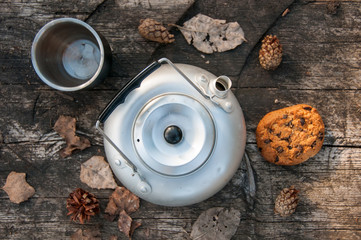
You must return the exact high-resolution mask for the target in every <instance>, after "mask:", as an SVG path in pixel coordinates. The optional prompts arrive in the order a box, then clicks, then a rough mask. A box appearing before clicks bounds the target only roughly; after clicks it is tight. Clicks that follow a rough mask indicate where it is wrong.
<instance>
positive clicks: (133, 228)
mask: <svg viewBox="0 0 361 240" xmlns="http://www.w3.org/2000/svg"><path fill="white" fill-rule="evenodd" d="M141 225H142V224H141V223H140V222H138V221H134V222H132V225H130V233H129V235H130V237H132V236H133V233H134V231H135V229H137V228H139V227H140V226H141Z"/></svg>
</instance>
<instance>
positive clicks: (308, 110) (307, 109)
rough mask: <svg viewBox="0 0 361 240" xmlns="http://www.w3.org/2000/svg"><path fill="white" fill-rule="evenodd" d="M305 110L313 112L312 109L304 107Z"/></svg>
mask: <svg viewBox="0 0 361 240" xmlns="http://www.w3.org/2000/svg"><path fill="white" fill-rule="evenodd" d="M303 109H305V110H308V111H311V110H312V108H311V107H304V108H303Z"/></svg>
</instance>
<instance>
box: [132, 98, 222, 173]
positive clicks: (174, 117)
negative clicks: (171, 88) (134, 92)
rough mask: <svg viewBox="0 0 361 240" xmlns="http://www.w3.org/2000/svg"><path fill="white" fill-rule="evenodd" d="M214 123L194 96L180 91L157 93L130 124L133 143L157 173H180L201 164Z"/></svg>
mask: <svg viewBox="0 0 361 240" xmlns="http://www.w3.org/2000/svg"><path fill="white" fill-rule="evenodd" d="M215 132H216V131H215V125H214V121H213V119H212V116H211V114H210V113H209V111H208V110H207V108H206V107H205V106H204V105H203V104H202V103H201V102H199V101H198V100H197V99H195V98H193V97H191V96H187V95H184V94H179V93H169V94H163V95H160V96H157V97H155V98H153V99H151V100H150V101H148V102H147V103H146V104H145V105H144V107H143V108H142V109H141V110H140V112H139V114H138V115H137V117H136V118H135V120H134V124H133V130H132V133H133V136H132V137H133V146H134V148H135V150H136V153H137V154H138V157H139V159H140V160H141V161H143V163H144V164H145V165H146V166H147V167H149V168H150V169H152V170H153V171H156V172H158V173H160V174H164V175H170V176H179V175H185V174H188V173H191V172H193V171H195V170H197V169H198V168H199V167H200V166H202V165H203V163H205V162H206V161H207V159H208V158H209V156H210V155H211V153H212V149H213V146H214V144H215V136H216V133H215Z"/></svg>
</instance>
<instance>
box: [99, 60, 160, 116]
mask: <svg viewBox="0 0 361 240" xmlns="http://www.w3.org/2000/svg"><path fill="white" fill-rule="evenodd" d="M160 66H161V64H160V63H159V62H157V61H156V62H153V63H152V64H150V65H149V66H148V67H146V68H145V69H144V70H143V71H141V72H140V73H139V74H138V75H137V76H135V77H134V78H133V79H132V80H130V81H129V82H128V83H127V85H125V87H124V88H122V89H121V90H120V91H119V92H118V93H117V95H116V96H115V97H114V98H113V99H112V100H111V101H110V102H109V103H108V105H107V106H106V107H105V108H104V110H103V111H102V112H101V114H100V115H99V117H98V121H99V122H100V123H104V122H105V121H106V120H107V118H108V117H109V115H110V114H111V113H112V112H113V111H114V109H115V108H116V107H117V106H118V105H119V104H122V103H123V102H124V101H125V98H126V97H127V96H128V94H129V93H130V92H131V91H133V90H134V89H136V88H138V87H139V86H140V84H141V83H142V81H143V80H144V79H145V78H146V77H147V76H148V75H149V74H151V73H152V72H154V71H155V70H156V69H158V68H159V67H160Z"/></svg>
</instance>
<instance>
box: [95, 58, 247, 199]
mask: <svg viewBox="0 0 361 240" xmlns="http://www.w3.org/2000/svg"><path fill="white" fill-rule="evenodd" d="M231 84H232V83H231V80H230V79H229V78H228V77H226V76H220V77H216V76H214V75H213V74H211V73H209V72H208V71H206V70H204V69H201V68H198V67H195V66H191V65H186V64H173V63H172V62H171V61H169V60H168V59H166V58H162V59H160V60H158V61H156V62H154V63H152V64H151V65H149V66H148V67H147V68H145V69H144V70H143V71H142V72H140V73H139V74H138V75H137V76H136V77H135V78H133V79H132V80H131V81H130V82H129V83H128V84H127V85H126V86H125V87H124V88H123V89H122V90H120V91H119V93H118V94H117V95H116V96H115V97H114V99H113V100H112V101H111V102H110V103H109V104H108V105H107V107H106V108H105V109H104V110H103V112H102V113H101V114H100V115H99V118H98V120H97V123H96V128H97V129H98V130H99V131H100V132H101V133H102V134H103V136H104V148H105V153H106V156H107V159H108V162H109V164H110V166H111V168H112V170H113V172H114V174H115V176H116V177H117V178H118V179H119V180H120V181H121V182H122V184H124V186H125V187H127V188H128V189H129V190H130V191H132V192H133V193H134V194H136V195H137V196H139V197H140V198H142V199H144V200H146V201H149V202H151V203H154V204H159V205H165V206H184V205H190V204H194V203H197V202H200V201H203V200H205V199H207V198H209V197H211V196H212V195H214V194H215V193H216V192H218V191H219V190H221V189H222V188H223V187H224V186H225V185H226V184H227V182H228V181H229V180H230V179H231V178H232V176H233V175H234V173H235V172H236V170H237V169H238V167H239V164H240V162H241V160H242V156H243V154H244V149H245V144H246V126H245V121H244V117H243V113H242V109H241V107H240V105H239V103H238V101H237V99H236V98H235V96H234V95H233V93H232V92H231V91H230V88H231ZM100 124H104V130H103V129H102V128H101V126H100Z"/></svg>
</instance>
